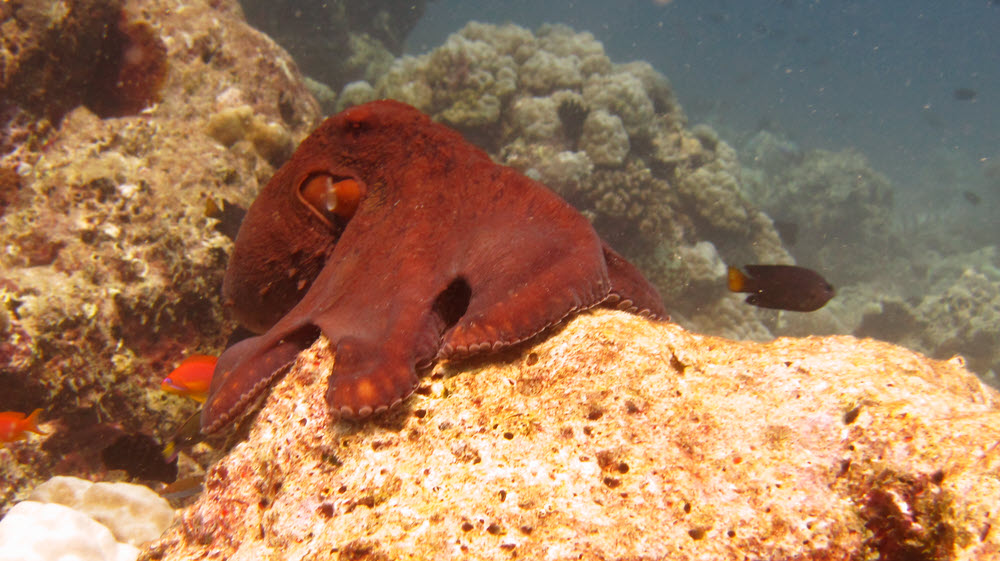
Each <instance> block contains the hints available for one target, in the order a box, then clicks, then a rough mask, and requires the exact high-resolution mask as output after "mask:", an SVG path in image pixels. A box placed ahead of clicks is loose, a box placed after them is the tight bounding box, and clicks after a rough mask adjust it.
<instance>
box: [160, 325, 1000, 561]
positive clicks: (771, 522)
mask: <svg viewBox="0 0 1000 561" xmlns="http://www.w3.org/2000/svg"><path fill="white" fill-rule="evenodd" d="M331 360H333V359H332V355H331V353H330V350H329V347H328V345H327V344H326V343H325V341H324V340H322V339H321V340H320V342H318V343H317V344H316V345H314V346H313V348H312V349H310V350H309V351H307V352H305V353H303V354H302V355H301V356H300V358H299V360H298V361H297V362H296V364H295V366H294V367H293V368H292V370H291V372H290V373H289V374H288V375H287V376H286V377H285V378H284V379H283V380H282V381H280V382H279V383H278V384H277V385H276V386H275V388H274V389H273V391H272V393H271V395H270V396H269V397H268V398H267V400H266V402H265V403H264V406H263V409H262V411H261V412H260V414H259V416H258V417H257V419H256V420H255V421H254V424H253V425H252V427H251V429H250V431H249V436H248V437H247V440H246V441H245V442H244V443H241V444H240V445H238V446H236V447H235V448H234V449H233V450H232V452H231V453H230V454H229V456H227V457H226V458H224V459H223V460H222V461H220V462H219V463H218V464H217V465H216V466H214V467H213V468H212V469H211V470H210V472H209V473H208V476H207V479H206V485H205V486H206V491H205V492H204V494H203V495H202V496H201V498H200V499H199V500H198V501H197V503H195V504H194V505H192V506H191V507H189V508H188V509H186V510H185V511H184V513H183V515H182V517H181V519H180V520H179V521H178V522H177V524H176V525H175V526H174V527H173V528H172V529H171V530H169V531H168V532H167V534H166V535H165V536H164V537H163V538H161V540H160V541H159V542H156V543H154V544H152V545H151V546H150V547H149V548H148V549H147V550H146V551H145V553H144V554H143V557H144V558H146V559H170V560H180V559H265V558H266V559H318V558H330V559H334V558H340V559H459V558H461V559H511V558H515V557H516V558H520V559H589V560H596V559H672V560H686V559H719V560H722V559H740V560H743V559H771V560H784V559H803V560H804V559H815V560H820V559H837V560H855V559H856V560H861V559H882V560H903V559H908V560H909V559H913V560H937V559H996V558H998V557H997V556H1000V531H998V529H1000V519H998V508H997V505H998V504H1000V476H998V473H1000V444H998V443H1000V409H998V403H1000V394H997V393H996V392H995V391H994V390H991V389H989V388H987V387H985V386H983V385H982V384H981V383H980V382H979V381H978V380H977V379H976V378H975V376H973V375H972V374H970V373H969V372H968V371H966V370H965V369H964V368H963V362H962V360H961V359H959V358H955V359H952V360H949V361H946V362H939V361H934V360H930V359H927V358H925V357H923V356H921V355H919V354H916V353H913V352H911V351H908V350H905V349H902V348H900V347H896V346H893V345H889V344H886V343H880V342H876V341H873V340H859V339H855V338H853V337H824V338H816V337H813V338H805V339H778V340H776V341H774V342H771V343H768V344H758V343H737V342H732V341H727V340H724V339H719V338H714V337H707V336H700V335H696V334H693V333H690V332H687V331H685V330H683V329H682V328H680V327H678V326H676V325H673V324H667V323H663V324H657V323H652V322H649V321H646V320H644V319H641V318H637V317H634V316H630V315H628V314H625V313H619V312H613V311H595V312H592V313H586V314H582V315H580V316H579V317H577V318H575V319H573V320H572V321H571V322H569V323H568V324H567V325H566V326H565V327H564V328H563V329H561V330H560V331H559V332H558V333H556V334H554V335H553V336H551V337H549V338H548V339H546V340H545V341H543V342H541V343H539V344H537V345H536V346H534V347H526V346H525V347H520V348H518V349H516V350H514V351H511V352H509V353H507V355H505V358H503V359H502V360H500V361H492V362H486V361H483V362H481V363H475V362H473V363H469V362H467V363H459V364H444V365H439V366H438V367H436V368H435V370H434V371H433V372H432V373H431V374H429V375H427V376H426V377H425V378H424V380H423V383H422V386H421V389H420V390H418V392H417V394H416V395H415V396H413V397H412V398H410V399H409V400H408V401H407V402H406V403H405V404H404V406H403V407H402V408H401V409H399V410H396V411H395V412H393V413H391V414H389V415H388V416H385V417H382V418H380V419H378V420H376V421H375V422H369V423H346V422H338V423H331V421H330V418H329V417H328V415H327V411H326V404H325V402H324V400H323V394H324V391H325V387H326V375H325V374H326V373H327V372H328V371H329V368H330V361H331Z"/></svg>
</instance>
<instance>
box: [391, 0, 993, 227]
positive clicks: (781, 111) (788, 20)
mask: <svg viewBox="0 0 1000 561" xmlns="http://www.w3.org/2000/svg"><path fill="white" fill-rule="evenodd" d="M469 20H478V21H484V22H491V23H503V22H513V23H517V24H519V25H523V26H525V27H528V28H530V29H535V28H537V27H538V25H540V24H542V23H546V22H560V23H565V24H568V25H570V26H572V27H573V28H575V29H577V30H587V31H590V32H592V33H593V34H594V35H595V36H596V37H597V38H598V39H599V40H600V41H602V42H603V43H604V46H605V49H606V50H607V52H608V54H609V55H610V56H611V58H612V60H614V61H615V62H628V61H632V60H646V61H649V62H650V63H652V64H653V65H654V66H655V67H656V68H657V69H658V70H660V71H661V72H663V73H664V74H666V75H667V77H668V78H669V79H670V80H671V82H672V83H673V85H674V88H675V91H676V94H677V95H678V97H679V99H680V101H681V104H682V105H683V107H684V109H685V111H686V112H687V114H688V115H689V117H690V120H691V122H692V124H694V123H697V122H707V123H709V124H711V125H713V126H714V127H716V128H717V129H718V130H719V131H720V133H722V135H723V137H724V138H727V139H730V140H731V141H734V142H736V143H738V140H739V139H740V138H746V137H747V136H748V135H750V134H753V133H754V132H756V131H757V130H760V129H762V128H765V129H768V130H772V131H779V132H783V133H784V134H787V135H788V136H789V137H790V138H791V139H792V140H794V141H795V142H797V143H798V144H799V145H800V146H801V147H802V148H804V149H810V148H827V149H831V150H839V149H842V148H845V147H855V148H857V149H859V150H860V151H862V152H863V153H864V154H865V155H867V156H868V158H869V159H870V161H871V164H872V166H873V167H874V168H875V169H877V170H878V171H881V172H883V173H886V174H887V175H889V177H890V178H891V179H892V181H893V184H894V188H895V189H894V191H895V201H896V209H897V212H901V213H904V214H906V213H911V214H918V213H925V214H926V213H936V212H940V211H942V209H954V211H955V212H956V213H958V214H961V215H962V219H963V220H966V221H968V220H974V221H981V223H982V226H983V227H984V228H989V227H990V223H991V222H992V218H993V217H992V216H991V215H990V213H988V212H987V210H986V209H990V208H994V209H995V208H996V203H998V202H1000V184H998V183H1000V180H991V179H989V178H987V177H986V176H985V173H984V170H985V169H986V168H987V167H988V166H989V165H990V163H991V162H993V163H994V164H997V162H996V160H997V159H1000V102H998V100H1000V2H998V3H997V4H994V3H993V2H991V1H990V0H949V1H947V2H942V1H940V0H923V1H914V0H906V1H903V0H893V1H886V0H880V1H819V0H811V1H807V0H771V1H763V0H761V1H736V0H701V1H696V0H674V1H673V2H670V3H668V4H666V5H657V4H656V3H654V2H651V1H639V0H631V1H623V2H608V1H600V0H591V1H572V2H570V1H542V2H539V1H529V0H516V1H511V2H468V1H463V0H438V1H434V2H431V3H430V4H429V5H428V9H427V13H426V16H425V17H424V18H423V20H422V21H421V22H420V24H419V25H418V26H417V28H416V29H415V30H414V32H413V33H412V34H411V35H410V39H409V41H408V52H410V53H421V52H425V51H427V50H429V49H431V48H433V47H435V46H437V45H439V44H441V43H442V42H443V41H444V39H445V38H446V37H447V35H448V34H449V33H451V32H454V31H456V30H458V29H460V28H461V27H462V25H464V24H465V22H467V21H469ZM957 88H969V89H973V90H975V91H976V93H977V95H976V98H975V99H974V100H971V101H962V100H957V99H955V96H954V92H955V90H956V89H957ZM967 190H968V191H973V192H975V193H977V194H978V195H980V196H981V197H982V199H983V201H984V202H986V203H987V204H985V205H981V206H979V207H978V209H972V208H969V203H968V201H967V200H965V199H964V198H963V197H962V192H963V191H967ZM977 237H978V236H977ZM984 237H990V236H984Z"/></svg>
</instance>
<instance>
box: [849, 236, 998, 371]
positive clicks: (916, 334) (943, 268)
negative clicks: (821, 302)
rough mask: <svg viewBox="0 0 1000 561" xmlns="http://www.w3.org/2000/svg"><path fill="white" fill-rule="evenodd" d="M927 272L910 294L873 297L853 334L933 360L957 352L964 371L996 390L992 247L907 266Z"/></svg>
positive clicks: (995, 286)
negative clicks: (966, 367) (965, 367)
mask: <svg viewBox="0 0 1000 561" xmlns="http://www.w3.org/2000/svg"><path fill="white" fill-rule="evenodd" d="M911 267H913V268H914V269H922V270H925V271H927V277H928V279H929V280H928V281H926V282H922V283H921V286H920V287H917V290H916V291H915V293H913V294H905V293H904V294H900V295H897V296H885V295H883V294H876V295H873V297H872V300H871V301H872V302H874V303H873V304H869V305H868V307H867V309H866V310H865V313H864V315H863V317H862V318H860V321H859V322H858V326H857V328H856V329H855V332H854V333H855V334H856V335H858V336H865V337H877V338H879V339H883V340H887V341H892V342H895V343H898V344H902V345H906V346H907V347H910V348H913V349H918V350H920V351H921V352H925V353H927V354H928V355H929V356H932V357H937V358H941V357H948V356H952V355H955V354H961V355H962V356H963V357H965V359H966V360H967V361H968V362H969V368H970V369H971V370H973V371H975V372H977V373H979V374H980V376H981V377H982V378H983V380H984V381H986V382H987V383H989V384H992V385H994V386H1000V379H998V377H997V374H998V373H1000V345H998V344H997V341H1000V256H998V255H997V251H996V247H994V246H990V247H987V248H983V249H982V250H979V251H974V252H966V253H960V254H956V255H952V256H949V257H944V256H941V255H937V254H931V255H929V256H927V257H926V260H925V262H918V263H916V264H913V265H911Z"/></svg>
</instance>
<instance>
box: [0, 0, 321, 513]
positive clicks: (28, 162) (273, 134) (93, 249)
mask: <svg viewBox="0 0 1000 561" xmlns="http://www.w3.org/2000/svg"><path fill="white" fill-rule="evenodd" d="M87 4H88V3H86V2H75V3H70V4H65V3H61V2H41V1H32V2H14V3H3V4H2V5H0V11H2V14H3V18H0V20H2V23H0V25H3V26H8V25H14V24H15V23H16V21H15V20H16V18H18V17H21V16H23V15H25V14H27V13H29V12H31V10H34V11H41V12H43V13H45V14H49V15H52V14H55V13H58V12H59V10H58V9H57V8H59V7H60V6H72V7H73V9H72V10H70V11H69V12H68V13H67V14H64V16H65V17H64V18H63V19H60V20H59V22H57V23H59V25H56V26H55V27H54V28H50V27H45V26H41V27H38V28H36V27H31V26H29V27H27V28H24V29H23V30H22V31H23V32H20V33H19V34H8V33H7V31H6V30H7V29H8V27H4V33H3V35H2V37H3V39H2V41H3V45H4V53H5V54H4V56H9V55H10V53H11V52H12V51H16V52H19V53H23V54H24V56H28V55H27V52H29V51H31V50H32V49H43V48H44V45H46V44H48V43H46V42H47V41H51V40H52V39H51V37H50V36H49V33H51V32H52V31H51V29H55V30H56V32H57V33H58V34H59V40H60V41H63V42H64V43H65V44H66V45H74V44H75V45H76V47H74V48H75V49H76V50H81V51H82V50H84V49H83V48H82V45H85V44H89V43H86V41H90V40H91V39H90V38H89V35H86V34H87V33H89V31H88V30H89V29H90V27H89V26H85V25H83V24H72V25H71V24H70V20H67V19H65V18H70V17H97V16H98V15H99V14H102V13H104V12H103V11H102V10H103V8H101V7H97V8H94V9H93V10H90V12H91V13H89V14H84V13H83V11H78V9H79V10H85V8H86V5H87ZM105 4H107V3H102V4H101V5H102V6H104V5H105ZM107 5H109V6H112V7H114V6H116V4H114V3H110V4H107ZM119 8H121V9H120V10H113V15H114V18H115V19H112V20H111V21H112V23H114V22H117V21H118V19H117V18H118V17H119V13H120V12H124V13H126V14H139V13H141V14H142V16H143V21H144V22H145V23H144V24H143V26H142V27H143V29H144V30H145V31H143V32H137V33H145V32H153V33H155V37H156V40H157V41H158V42H159V44H162V46H163V47H164V49H165V52H166V58H167V61H168V64H167V65H166V75H165V77H164V78H163V82H162V85H161V87H160V88H159V90H158V95H159V97H160V101H159V102H155V103H153V104H152V105H150V106H148V107H146V108H144V109H142V111H141V112H140V114H138V115H125V116H120V117H116V118H101V116H100V115H98V114H95V112H94V108H92V107H89V106H88V105H86V103H85V100H83V99H77V100H75V101H73V103H76V105H75V106H70V105H71V103H70V101H72V100H70V99H69V98H67V97H55V98H52V97H47V96H44V95H41V94H39V95H35V94H34V93H31V92H22V93H19V94H18V96H17V97H15V98H13V101H14V102H16V103H18V104H23V107H21V106H17V107H7V109H6V110H5V109H4V108H0V117H2V118H0V127H3V129H2V133H0V146H2V148H3V151H2V152H0V170H4V171H3V172H2V173H0V182H2V183H3V186H2V188H0V192H2V193H4V195H3V197H2V198H3V201H4V208H3V224H2V227H0V246H2V247H3V248H4V251H3V252H2V253H0V271H2V272H0V334H2V335H3V337H2V343H0V383H2V386H3V388H4V392H3V393H2V395H0V410H17V411H20V410H31V409H34V408H36V407H37V408H43V409H44V410H45V413H44V414H43V419H44V420H45V421H47V423H46V425H45V427H46V430H47V431H48V436H46V437H38V438H35V437H32V438H31V439H30V440H28V441H25V442H17V443H12V444H11V445H10V446H7V447H4V448H0V480H3V481H5V485H3V486H2V487H0V505H2V506H0V510H5V509H6V508H9V506H10V505H11V504H12V500H13V499H14V498H16V497H22V498H23V493H24V491H25V490H26V489H28V488H30V487H31V486H32V483H33V482H38V481H41V480H44V479H47V478H49V477H50V476H51V475H54V474H66V473H73V474H79V475H86V476H92V477H102V478H103V477H112V478H114V477H122V475H121V474H120V473H119V474H114V473H108V472H107V469H106V468H105V467H104V466H103V464H102V460H101V449H102V448H103V447H106V446H108V445H109V444H111V443H112V442H113V441H114V440H115V439H117V438H119V437H121V436H122V435H125V434H129V433H143V434H146V435H152V436H153V437H155V439H157V440H159V441H161V442H162V441H163V440H164V439H165V437H166V436H168V435H169V434H170V433H171V432H172V430H173V429H174V428H175V427H176V426H177V425H178V424H179V423H180V422H181V421H182V420H183V418H184V416H185V415H186V414H190V412H191V411H192V410H193V406H192V405H191V404H189V403H187V402H186V401H185V400H184V399H183V398H179V397H174V396H168V395H165V394H163V392H161V391H160V390H159V381H160V380H161V379H162V377H163V376H164V375H165V374H166V373H167V372H169V370H170V368H171V367H172V366H174V365H175V364H176V363H177V361H179V360H180V359H181V358H183V357H184V356H186V355H187V354H191V353H194V352H198V351H200V352H213V351H217V350H218V349H220V348H221V347H222V345H223V344H224V342H225V338H226V336H227V333H228V332H229V331H230V330H231V326H230V325H229V324H228V323H227V322H226V321H225V319H224V318H223V317H222V316H221V311H220V310H221V306H220V303H219V302H218V290H219V286H220V284H221V279H222V272H223V268H224V265H225V260H226V255H227V253H228V251H229V249H230V248H231V241H230V240H229V239H228V238H226V237H225V236H223V235H222V234H220V233H219V232H217V231H216V230H215V229H214V228H213V226H214V223H215V222H216V220H215V219H212V218H209V217H207V216H206V214H205V209H206V202H207V201H208V199H210V198H211V199H213V200H216V201H228V202H229V203H233V204H237V205H243V206H246V205H248V204H249V202H250V201H251V200H252V199H253V198H254V196H255V195H256V192H257V190H258V188H259V187H260V185H261V183H262V182H263V181H266V180H267V179H268V178H269V176H270V174H271V173H272V172H273V169H274V168H273V165H275V164H278V163H280V161H281V160H282V158H283V157H284V156H286V155H287V153H288V150H289V149H290V148H291V146H293V145H294V144H295V142H296V141H297V140H298V139H301V138H302V137H304V135H305V134H306V133H308V132H309V131H310V130H311V129H312V128H313V127H314V126H315V124H316V123H317V122H318V118H319V111H318V107H317V105H316V103H315V101H314V100H313V99H312V97H311V96H310V95H309V94H308V90H307V89H306V86H305V85H304V84H303V82H302V80H301V78H300V77H299V76H298V75H297V74H296V73H295V72H294V68H295V66H294V63H293V62H292V61H291V59H290V58H289V57H288V55H287V54H285V53H284V52H283V51H282V50H281V49H280V48H279V47H278V46H277V45H275V44H274V43H273V42H271V41H270V40H269V39H267V38H266V37H264V36H263V35H262V34H260V33H259V32H257V31H254V30H253V29H251V28H250V27H249V26H248V25H247V24H246V23H245V22H244V21H243V20H242V17H241V15H240V9H239V7H238V6H237V5H236V4H235V2H234V1H229V2H227V1H222V2H219V1H211V2H210V1H207V0H206V1H196V2H186V1H185V2H181V1H179V0H154V1H144V2H141V3H139V2H125V4H124V5H123V6H119ZM11 10H13V12H12V11H11ZM31 13H34V12H31ZM10 18H14V19H13V20H12V19H10ZM130 21H131V20H130ZM61 25H65V26H68V27H60V26H61ZM95 25H96V24H95ZM32 30H34V31H32ZM32 32H34V35H33V34H32ZM74 33H78V34H81V36H80V37H79V38H77V37H76V35H74ZM63 48H65V47H63ZM248 52H253V53H256V54H255V56H253V57H248V56H246V53H248ZM4 60H9V59H4ZM67 60H69V61H72V60H73V59H67ZM63 62H65V61H64V60H62V59H60V58H59V57H57V56H54V55H52V54H51V53H46V59H45V64H48V65H56V66H55V67H53V68H43V69H35V70H34V72H36V73H39V74H37V75H36V77H37V79H38V80H43V82H44V80H45V79H47V78H44V77H43V76H55V75H58V74H59V68H61V66H59V65H60V64H63ZM81 64H82V63H81ZM8 68H10V67H8ZM19 68H20V67H19ZM23 72H28V69H24V70H23ZM0 75H3V76H8V74H4V73H3V72H0ZM18 76H19V77H18V78H17V83H18V84H20V83H22V81H23V80H25V79H27V77H28V76H27V75H20V74H19V75H18ZM79 79H86V77H85V76H84V77H81V78H79ZM40 86H44V90H45V91H46V92H48V95H50V96H51V95H57V94H59V92H58V90H59V89H72V88H71V87H70V85H69V84H64V83H61V82H53V81H51V80H49V81H48V82H44V83H42V84H40ZM32 91H34V90H32ZM39 91H41V90H39ZM61 95H63V96H65V95H67V94H65V93H63V94H61ZM7 102H8V99H6V98H5V101H4V103H7ZM55 114H61V119H59V120H58V121H48V123H49V124H48V125H40V124H39V123H43V122H45V121H46V119H47V118H49V117H50V116H52V115H55ZM234 116H235V117H238V118H234ZM227 118H228V121H227ZM234 121H235V125H234V124H233V123H234ZM220 122H221V123H223V124H227V125H228V126H222V125H220ZM240 125H245V126H240ZM220 130H226V131H229V132H230V133H231V134H230V135H229V136H225V135H223V134H222V133H220V132H219V131H220ZM220 139H221V140H220ZM134 461H139V460H138V459H136V460H134ZM126 471H129V470H126Z"/></svg>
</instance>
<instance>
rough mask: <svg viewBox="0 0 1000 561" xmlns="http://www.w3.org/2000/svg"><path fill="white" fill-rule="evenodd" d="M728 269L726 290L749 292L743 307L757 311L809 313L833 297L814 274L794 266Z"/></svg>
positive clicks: (753, 266) (820, 279)
mask: <svg viewBox="0 0 1000 561" xmlns="http://www.w3.org/2000/svg"><path fill="white" fill-rule="evenodd" d="M743 269H744V270H745V271H746V272H744V271H740V270H739V269H737V268H735V267H730V268H729V290H731V291H733V292H749V293H750V296H747V299H746V302H747V304H753V305H754V306H758V307H760V308H772V309H775V310H790V311H793V312H813V311H816V310H818V309H820V308H822V307H823V305H824V304H826V303H827V302H828V301H829V300H830V298H833V295H834V289H833V286H832V285H831V284H830V283H828V282H826V279H824V278H823V277H822V276H820V274H819V273H817V272H816V271H813V270H811V269H806V268H805V267H796V266H794V265H746V266H745V267H743Z"/></svg>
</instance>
